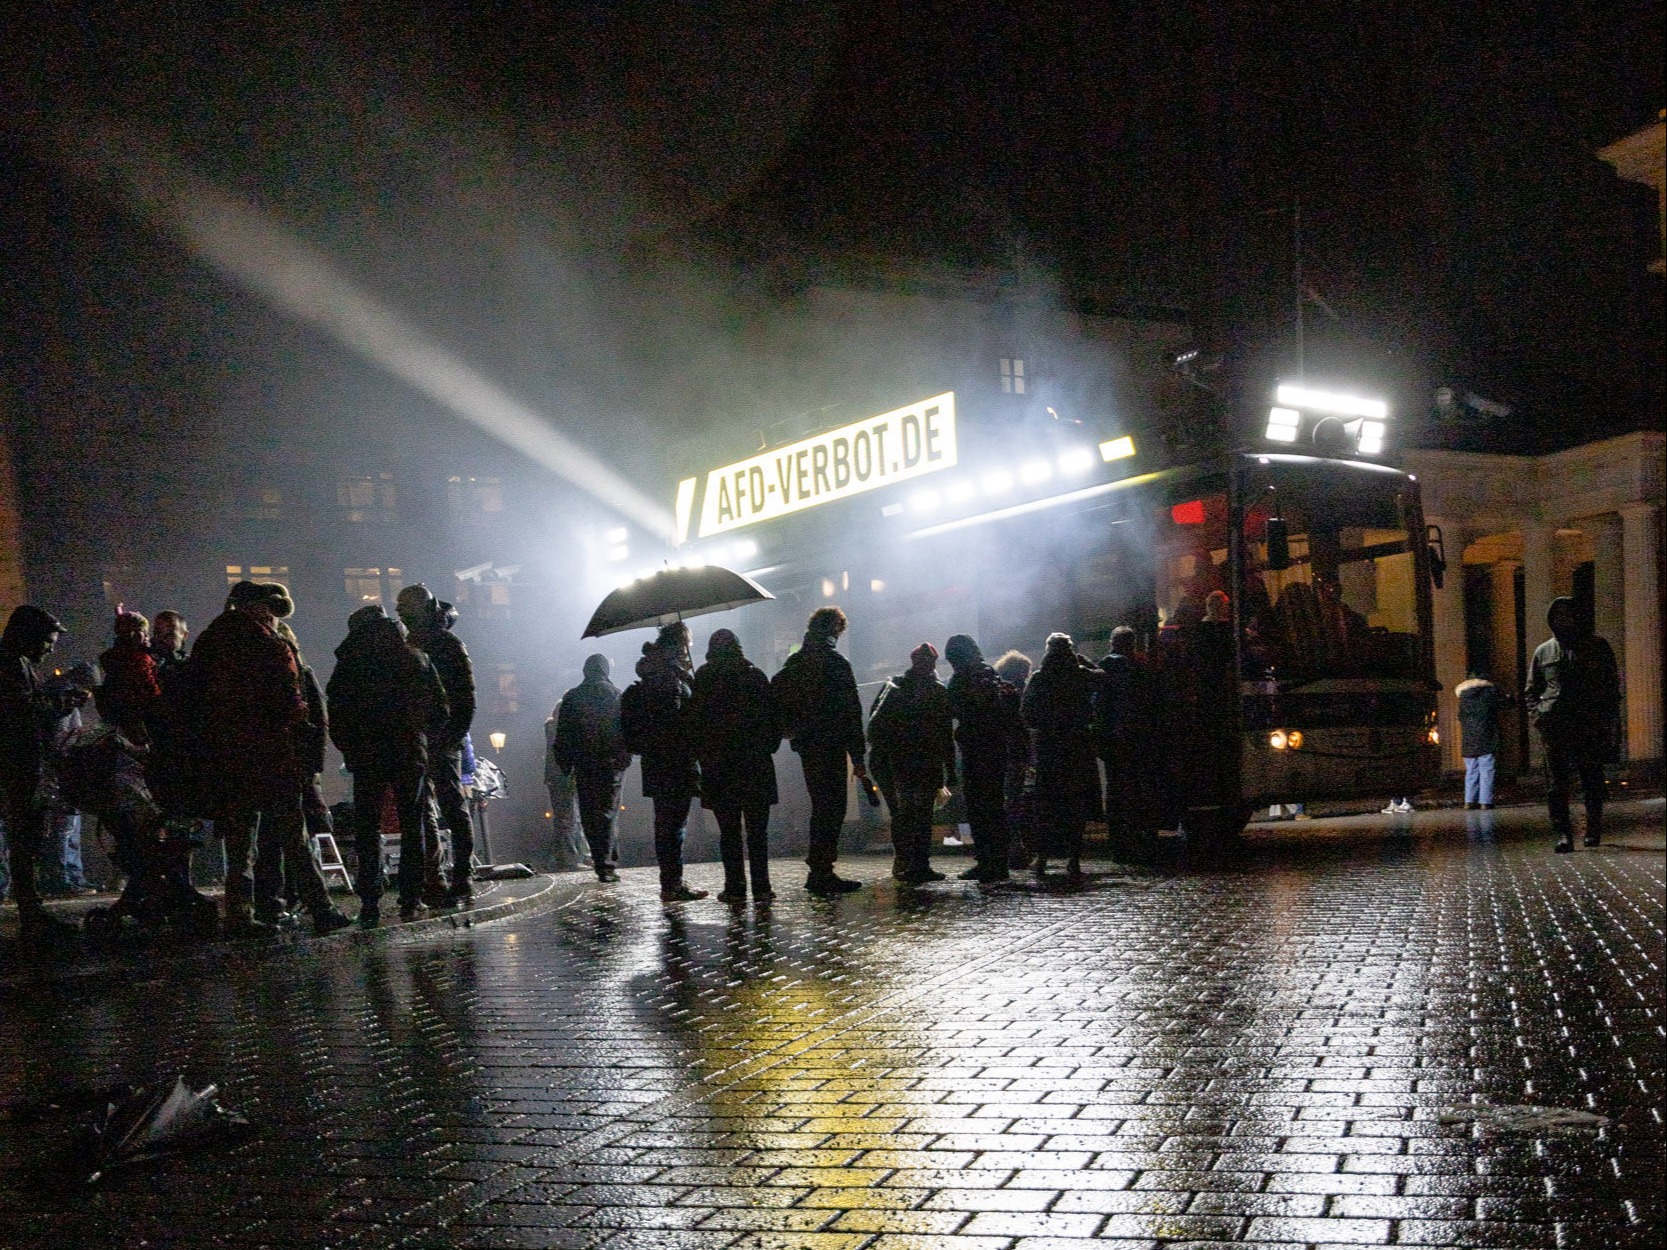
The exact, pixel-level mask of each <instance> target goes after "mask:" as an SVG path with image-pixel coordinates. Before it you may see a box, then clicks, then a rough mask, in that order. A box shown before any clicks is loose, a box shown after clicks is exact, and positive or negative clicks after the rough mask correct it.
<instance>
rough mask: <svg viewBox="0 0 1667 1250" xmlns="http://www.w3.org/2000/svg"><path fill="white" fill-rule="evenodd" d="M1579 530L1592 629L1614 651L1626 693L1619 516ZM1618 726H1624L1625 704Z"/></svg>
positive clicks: (1589, 521) (1601, 518) (1591, 522)
mask: <svg viewBox="0 0 1667 1250" xmlns="http://www.w3.org/2000/svg"><path fill="white" fill-rule="evenodd" d="M1580 527H1581V528H1582V529H1584V530H1585V531H1586V532H1587V533H1588V534H1590V535H1591V536H1592V564H1593V574H1594V576H1593V579H1592V581H1593V593H1592V626H1593V628H1594V629H1596V630H1597V634H1598V637H1600V638H1607V639H1608V640H1609V645H1610V646H1612V647H1614V648H1615V660H1616V662H1617V663H1618V664H1619V665H1620V668H1621V690H1622V692H1623V698H1624V692H1625V690H1626V593H1625V587H1626V557H1625V550H1624V543H1623V542H1622V536H1621V530H1622V522H1621V518H1620V515H1619V514H1618V513H1614V512H1606V513H1604V514H1603V515H1602V516H1595V517H1587V518H1586V519H1584V520H1583V521H1581V522H1580ZM1622 707H1623V710H1622V713H1621V716H1622V720H1621V723H1622V724H1623V725H1624V724H1626V712H1625V710H1624V709H1625V704H1624V702H1623V704H1622Z"/></svg>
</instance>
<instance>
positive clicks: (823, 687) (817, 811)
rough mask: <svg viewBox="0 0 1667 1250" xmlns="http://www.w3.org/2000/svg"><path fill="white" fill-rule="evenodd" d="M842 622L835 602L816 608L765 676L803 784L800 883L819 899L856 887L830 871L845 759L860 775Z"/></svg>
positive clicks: (855, 706) (864, 771)
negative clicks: (806, 802)
mask: <svg viewBox="0 0 1667 1250" xmlns="http://www.w3.org/2000/svg"><path fill="white" fill-rule="evenodd" d="M845 625H846V621H845V613H844V612H842V611H840V610H839V609H838V608H836V607H833V606H831V605H830V606H829V607H825V608H817V609H816V611H814V612H812V613H811V614H810V620H809V622H807V624H806V627H805V639H804V643H803V645H801V646H800V648H799V649H798V650H797V651H795V652H794V653H793V654H792V655H790V656H788V657H787V663H786V664H784V665H782V669H781V672H779V673H777V674H776V675H775V677H774V678H772V679H771V682H770V688H771V689H772V690H773V691H774V692H775V695H776V704H777V706H778V707H779V708H780V710H781V716H782V725H783V727H784V728H785V729H786V731H787V737H788V739H789V741H791V742H792V744H793V749H794V750H795V751H797V752H798V753H799V761H800V763H801V764H802V765H803V767H804V770H805V789H806V790H808V791H810V847H809V849H808V850H807V851H806V852H805V861H806V863H807V864H809V866H810V876H809V877H808V878H807V879H806V881H805V889H807V890H809V891H810V892H811V893H812V894H816V895H820V896H822V897H824V898H831V897H833V896H835V895H839V894H848V893H850V892H851V891H852V890H860V889H862V883H861V882H860V881H850V880H847V879H846V878H844V877H841V876H838V875H837V874H835V872H834V861H835V860H836V859H838V857H839V830H840V827H841V826H842V825H844V823H845V808H846V773H845V767H846V762H847V761H850V765H851V770H852V771H853V772H854V773H856V775H857V776H858V777H859V778H861V779H862V780H863V781H867V779H868V766H867V765H866V764H865V763H864V760H863V757H864V755H865V754H866V746H867V743H866V739H865V737H864V735H863V726H862V699H861V697H860V696H859V695H858V694H857V679H856V677H855V676H854V675H853V674H852V672H851V662H850V661H849V660H847V659H846V658H845V657H844V656H842V655H840V654H839V652H838V651H837V650H835V649H834V648H835V644H837V643H838V641H839V636H840V635H841V634H843V633H844V632H845Z"/></svg>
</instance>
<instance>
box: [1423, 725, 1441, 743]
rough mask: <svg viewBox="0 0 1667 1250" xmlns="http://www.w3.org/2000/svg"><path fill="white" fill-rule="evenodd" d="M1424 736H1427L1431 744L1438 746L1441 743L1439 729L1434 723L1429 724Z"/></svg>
mask: <svg viewBox="0 0 1667 1250" xmlns="http://www.w3.org/2000/svg"><path fill="white" fill-rule="evenodd" d="M1425 736H1426V737H1427V738H1429V740H1430V745H1431V746H1433V747H1438V746H1440V745H1441V730H1439V729H1437V728H1436V727H1435V726H1434V725H1431V726H1430V730H1429V733H1427V734H1426V735H1425Z"/></svg>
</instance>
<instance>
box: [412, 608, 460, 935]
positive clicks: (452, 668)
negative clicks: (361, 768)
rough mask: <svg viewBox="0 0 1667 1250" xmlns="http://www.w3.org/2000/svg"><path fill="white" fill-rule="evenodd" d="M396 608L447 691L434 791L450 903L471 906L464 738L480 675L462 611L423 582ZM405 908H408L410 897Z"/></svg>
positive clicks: (434, 752)
mask: <svg viewBox="0 0 1667 1250" xmlns="http://www.w3.org/2000/svg"><path fill="white" fill-rule="evenodd" d="M395 608H396V611H397V612H398V613H399V619H400V620H402V621H403V622H405V628H406V631H407V632H408V634H409V636H410V641H411V645H412V646H413V647H415V648H416V649H417V650H419V651H421V652H422V653H423V654H424V655H426V656H427V657H428V659H429V663H431V664H432V665H433V666H434V671H435V672H436V673H437V674H439V677H440V684H441V685H443V686H444V687H445V688H446V707H447V709H448V712H447V721H446V725H445V729H444V731H443V732H442V733H441V734H440V735H439V736H438V740H435V739H434V738H433V737H431V739H430V741H429V744H428V787H429V792H430V794H431V795H432V796H433V798H434V801H435V804H436V805H437V806H438V807H439V811H440V822H441V823H442V824H444V825H445V826H446V828H447V829H448V830H450V831H451V854H452V869H451V872H452V878H451V889H450V901H451V902H454V903H467V902H469V901H470V900H471V899H472V898H473V897H474V886H473V885H472V884H471V873H472V872H473V860H474V853H475V827H474V824H473V822H472V821H471V820H470V818H469V805H468V800H467V799H466V797H465V794H464V788H463V739H464V738H466V737H468V735H469V727H470V726H471V725H472V724H473V723H474V719H475V670H474V666H473V665H471V664H470V662H469V652H468V649H467V648H466V647H464V645H463V641H462V639H460V638H458V636H457V635H456V634H454V633H453V632H452V628H451V627H452V626H453V625H455V624H456V623H457V610H456V609H455V608H453V607H452V606H451V604H449V603H442V602H441V601H440V600H439V599H437V598H435V596H434V594H433V592H431V591H430V590H429V588H428V587H427V586H424V585H423V584H422V583H421V582H417V583H416V584H415V585H411V586H407V587H405V588H404V589H403V590H401V591H400V592H399V598H398V600H397V601H396V604H395ZM400 906H401V907H402V908H403V907H404V906H405V896H404V895H401V896H400Z"/></svg>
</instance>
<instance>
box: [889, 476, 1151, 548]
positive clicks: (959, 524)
mask: <svg viewBox="0 0 1667 1250" xmlns="http://www.w3.org/2000/svg"><path fill="white" fill-rule="evenodd" d="M1162 476H1163V471H1161V470H1160V471H1159V472H1156V473H1141V474H1139V475H1137V476H1135V477H1125V478H1122V479H1121V480H1119V481H1116V482H1102V483H1100V485H1098V486H1085V487H1083V489H1081V490H1073V491H1067V492H1066V493H1065V494H1063V495H1050V496H1048V497H1047V498H1046V499H1032V500H1030V501H1029V502H1028V503H1016V504H1013V505H1012V506H1011V507H1007V508H997V509H996V510H995V511H994V512H981V513H979V514H978V515H977V516H969V517H962V518H960V519H959V520H956V521H945V522H944V523H943V524H942V525H928V526H927V527H926V528H925V529H920V530H914V531H912V532H911V533H908V534H905V535H904V537H905V538H909V539H915V538H936V537H937V536H938V535H939V534H951V533H954V532H955V531H956V530H964V529H969V528H971V527H972V526H974V525H990V524H993V523H994V522H996V521H1005V520H1008V519H1009V518H1011V517H1016V516H1024V515H1026V514H1027V513H1031V512H1041V511H1043V510H1044V509H1047V508H1058V507H1061V506H1063V505H1064V504H1068V503H1078V502H1080V501H1081V500H1084V499H1093V498H1094V497H1096V496H1098V495H1109V494H1110V493H1111V492H1113V491H1118V490H1127V489H1128V488H1129V487H1131V486H1141V485H1144V484H1145V483H1147V482H1152V481H1156V480H1157V479H1158V478H1160V477H1162Z"/></svg>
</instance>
